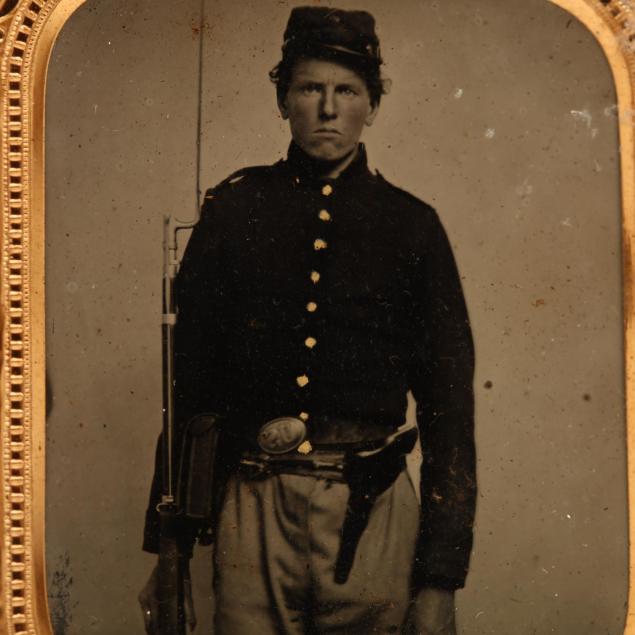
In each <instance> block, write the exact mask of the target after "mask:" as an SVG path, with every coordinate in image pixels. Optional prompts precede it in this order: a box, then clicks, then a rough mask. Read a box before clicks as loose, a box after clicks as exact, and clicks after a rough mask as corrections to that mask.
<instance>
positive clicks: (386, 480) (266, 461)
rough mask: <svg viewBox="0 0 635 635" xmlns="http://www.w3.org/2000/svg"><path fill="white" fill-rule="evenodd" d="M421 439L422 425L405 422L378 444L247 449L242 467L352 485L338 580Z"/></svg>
mask: <svg viewBox="0 0 635 635" xmlns="http://www.w3.org/2000/svg"><path fill="white" fill-rule="evenodd" d="M416 440H417V429H416V428H414V427H407V428H402V429H400V430H398V431H397V432H395V433H394V434H391V435H389V436H387V437H384V439H383V441H382V442H381V443H379V442H376V443H375V446H376V447H374V448H373V449H367V450H357V451H353V450H350V449H349V450H339V451H329V450H325V449H320V448H318V449H315V450H314V449H309V448H307V451H306V453H302V452H299V451H298V449H297V448H296V449H294V450H291V451H289V452H285V453H277V454H276V453H273V454H272V453H268V452H266V451H264V450H261V451H246V452H244V453H243V455H242V458H241V460H240V467H239V469H240V470H241V471H245V470H246V471H247V473H248V474H249V475H251V476H252V477H255V478H258V477H266V476H270V475H274V474H299V475H310V476H318V477H322V478H331V479H333V480H338V481H342V482H345V483H347V484H348V486H349V490H350V491H349V498H348V504H347V508H346V516H345V518H344V524H343V526H342V540H341V543H340V549H339V553H338V557H337V562H336V564H335V582H336V583H338V584H344V583H345V582H346V580H347V579H348V576H349V573H350V570H351V567H352V566H353V561H354V558H355V551H356V549H357V545H358V543H359V539H360V537H361V535H362V533H363V531H364V529H365V528H366V525H367V524H368V519H369V517H370V512H371V510H372V508H373V505H374V504H375V501H376V500H377V498H378V496H380V495H381V494H382V493H383V492H384V491H386V490H387V489H388V488H389V487H390V486H391V485H392V484H393V483H394V482H395V479H396V478H397V477H398V476H399V474H400V473H401V472H402V471H403V470H404V469H405V467H406V458H405V457H406V455H407V454H409V453H410V452H411V451H412V449H413V447H414V445H415V443H416Z"/></svg>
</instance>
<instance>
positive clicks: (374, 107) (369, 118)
mask: <svg viewBox="0 0 635 635" xmlns="http://www.w3.org/2000/svg"><path fill="white" fill-rule="evenodd" d="M378 111H379V104H371V105H370V110H369V111H368V115H366V120H365V124H366V125H367V126H372V125H373V121H375V117H376V116H377V112H378Z"/></svg>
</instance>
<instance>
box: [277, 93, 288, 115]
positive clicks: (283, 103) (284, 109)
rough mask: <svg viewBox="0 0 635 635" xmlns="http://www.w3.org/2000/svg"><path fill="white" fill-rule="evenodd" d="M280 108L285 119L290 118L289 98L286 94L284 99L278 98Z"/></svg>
mask: <svg viewBox="0 0 635 635" xmlns="http://www.w3.org/2000/svg"><path fill="white" fill-rule="evenodd" d="M278 110H280V116H281V117H282V118H283V119H288V118H289V108H288V107H287V98H286V96H285V97H283V98H282V99H280V98H278Z"/></svg>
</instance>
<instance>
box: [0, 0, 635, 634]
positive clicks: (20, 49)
mask: <svg viewBox="0 0 635 635" xmlns="http://www.w3.org/2000/svg"><path fill="white" fill-rule="evenodd" d="M549 1H551V2H553V3H554V4H556V5H558V6H560V7H561V8H563V9H564V10H566V11H568V12H569V13H571V14H572V15H573V16H575V17H576V18H577V19H578V20H580V21H581V22H582V23H583V24H584V25H585V26H586V27H587V28H588V29H589V30H590V31H591V32H592V33H593V34H594V36H595V37H596V39H597V40H598V42H599V43H600V45H601V46H602V48H603V50H604V52H605V54H606V56H607V58H608V60H609V63H610V66H611V69H612V72H613V77H614V80H615V85H616V89H617V95H618V106H619V112H620V113H623V116H621V117H620V123H619V133H620V142H621V185H622V192H621V196H622V209H623V215H622V241H623V272H624V291H623V298H624V299H623V301H624V316H625V324H624V329H625V368H626V388H627V390H626V399H627V402H626V423H627V431H626V434H627V450H628V492H629V494H628V500H629V517H630V523H629V525H630V526H629V544H631V545H633V544H635V322H634V319H635V312H634V308H633V284H634V281H633V274H632V266H633V265H632V261H633V255H634V254H633V239H634V238H635V134H634V131H633V117H632V113H633V112H635V3H633V2H632V0H549ZM83 2H84V0H17V1H16V0H4V1H3V0H0V55H1V57H0V131H1V137H2V143H1V146H0V157H1V168H0V169H1V175H0V199H1V205H2V226H1V234H0V235H1V242H2V252H1V254H2V256H1V261H2V275H1V285H0V309H2V310H1V312H0V316H1V322H0V326H1V327H2V331H1V332H2V358H1V361H2V370H1V372H0V378H1V386H2V388H1V392H0V395H1V404H2V413H1V416H2V423H1V426H0V448H1V453H0V468H1V470H2V484H3V495H2V497H1V498H0V510H1V511H0V513H1V515H2V525H1V529H0V538H1V540H0V632H2V633H7V634H14V633H38V634H41V635H46V634H49V635H50V634H51V633H52V630H51V625H50V619H49V613H48V607H47V600H46V578H45V560H44V495H45V470H44V466H45V452H44V448H45V423H44V418H45V403H44V402H45V399H44V396H45V390H44V385H45V380H44V353H45V349H44V180H45V173H44V95H45V82H46V74H47V65H48V61H49V57H50V54H51V51H52V48H53V44H54V42H55V39H56V37H57V34H58V33H59V32H60V30H61V29H62V27H63V25H64V23H65V22H66V20H67V19H68V18H69V16H70V15H71V14H72V13H73V11H75V9H77V7H79V6H80V5H81V4H83ZM627 114H628V116H626V115H627ZM629 581H630V584H629V603H628V609H627V617H626V626H625V631H624V632H625V634H626V635H635V549H632V548H631V550H630V555H629Z"/></svg>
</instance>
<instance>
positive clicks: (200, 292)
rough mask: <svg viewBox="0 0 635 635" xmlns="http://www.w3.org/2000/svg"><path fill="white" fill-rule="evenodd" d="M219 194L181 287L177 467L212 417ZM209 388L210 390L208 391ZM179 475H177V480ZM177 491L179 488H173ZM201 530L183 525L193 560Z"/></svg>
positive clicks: (149, 517) (195, 235)
mask: <svg viewBox="0 0 635 635" xmlns="http://www.w3.org/2000/svg"><path fill="white" fill-rule="evenodd" d="M213 198H214V193H213V190H209V191H208V192H207V193H206V195H205V200H204V204H203V209H202V211H201V219H200V221H199V222H198V223H197V225H196V226H195V228H194V230H193V231H192V235H191V236H190V239H189V241H188V244H187V248H186V250H185V254H184V256H183V261H182V263H181V267H180V269H179V272H178V275H177V279H176V283H175V293H176V305H177V324H176V327H175V334H174V353H175V354H174V373H175V405H174V408H175V417H174V420H175V441H174V453H175V454H174V456H175V463H174V464H175V466H178V458H179V457H178V451H179V448H180V446H181V442H180V439H181V431H182V429H183V427H184V425H185V424H186V423H187V422H188V421H189V420H190V419H191V418H192V417H193V416H194V415H196V414H199V413H203V412H208V411H209V410H210V408H209V403H208V402H209V399H210V397H211V395H212V392H213V391H212V389H211V386H212V385H213V384H214V372H215V366H214V364H213V359H214V350H213V349H214V342H215V338H214V335H215V334H217V333H218V330H217V324H216V322H215V320H216V316H217V312H216V311H215V302H216V301H217V299H218V297H219V293H220V291H219V288H220V283H221V276H220V274H219V271H218V265H219V261H220V259H219V249H220V243H221V240H220V238H219V236H218V233H217V231H216V228H215V227H214V226H213V217H214V204H213ZM206 388H209V389H206ZM162 465H163V444H162V435H159V440H158V442H157V448H156V452H155V465H154V475H153V478H152V486H151V488H150V497H149V502H148V507H147V510H146V517H145V527H144V535H143V550H144V551H148V552H150V553H158V551H159V538H160V526H159V525H160V523H159V513H158V511H157V505H158V504H159V502H160V500H161V495H162V492H163V468H162ZM176 472H177V470H176V469H175V470H174V474H175V475H176ZM174 485H176V483H175V484H174ZM195 535H196V528H195V527H193V526H191V525H190V524H188V523H186V522H184V523H183V530H182V532H181V537H182V544H181V551H182V553H186V554H189V555H191V552H192V547H193V543H194V538H195Z"/></svg>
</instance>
